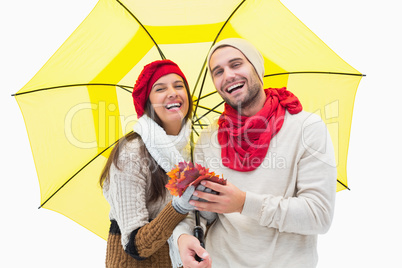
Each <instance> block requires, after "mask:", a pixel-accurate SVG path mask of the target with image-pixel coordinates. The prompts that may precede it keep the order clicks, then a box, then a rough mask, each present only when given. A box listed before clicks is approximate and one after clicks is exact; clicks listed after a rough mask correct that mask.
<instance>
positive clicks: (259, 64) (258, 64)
mask: <svg viewBox="0 0 402 268" xmlns="http://www.w3.org/2000/svg"><path fill="white" fill-rule="evenodd" d="M222 46H231V47H234V48H236V49H238V50H240V52H241V53H243V55H244V56H245V57H246V58H247V59H248V61H249V62H250V63H251V64H252V65H253V66H254V69H255V70H256V72H257V75H258V77H259V78H260V80H261V82H262V83H264V82H263V80H262V79H263V77H264V58H263V57H262V55H261V53H260V52H259V51H258V50H257V49H256V48H255V47H254V46H253V45H252V44H251V43H250V42H248V41H246V40H244V39H241V38H227V39H223V40H221V41H219V42H218V43H216V44H215V45H214V46H213V47H212V48H211V50H210V51H209V54H208V68H209V70H210V71H211V68H210V66H209V61H210V59H211V56H212V54H213V53H214V52H215V50H217V49H218V48H219V47H222Z"/></svg>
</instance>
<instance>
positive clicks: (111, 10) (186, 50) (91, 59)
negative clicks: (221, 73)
mask: <svg viewBox="0 0 402 268" xmlns="http://www.w3.org/2000/svg"><path fill="white" fill-rule="evenodd" d="M228 37H241V38H245V39H247V40H249V41H250V42H251V43H253V44H254V45H255V46H256V47H257V48H258V49H259V50H260V51H261V53H262V54H263V56H264V58H265V70H266V71H265V72H266V73H265V77H264V86H265V87H283V86H286V87H287V88H288V89H289V90H290V91H292V92H293V93H294V94H295V95H296V96H298V97H299V99H300V100H301V102H302V104H303V107H304V109H305V110H307V111H310V112H313V113H317V114H319V115H320V116H321V117H322V119H323V120H324V121H325V122H326V123H327V126H328V129H329V131H330V135H331V137H332V141H333V143H334V147H335V151H336V159H337V167H338V182H339V183H338V190H342V189H345V188H347V181H346V160H347V150H348V143H349V133H350V127H351V118H352V111H353V102H354V98H355V94H356V90H357V86H358V84H359V82H360V79H361V77H362V75H361V73H359V72H358V71H357V70H355V69H354V68H352V67H351V66H350V65H348V64H347V63H346V62H344V61H343V60H342V59H341V58H340V57H339V56H338V55H336V54H335V53H334V52H333V51H332V50H331V49H330V48H328V46H326V45H325V44H324V43H323V42H322V41H321V40H320V39H319V38H318V37H317V36H316V35H315V34H314V33H312V32H311V31H310V30H309V29H308V28H307V27H306V26H305V25H304V24H303V23H301V22H300V21H299V20H298V19H297V18H296V17H295V16H294V15H293V14H292V13H291V12H290V11H289V10H288V9H286V7H284V6H283V5H282V4H281V2H280V1H278V0H266V1H252V0H248V1H246V0H243V1H239V0H237V1H234V0H225V1H217V0H203V1H197V0H171V1H163V0H159V1H157V0H152V1H140V0H139V1H128V0H121V1H115V0H100V1H99V2H98V3H97V5H96V6H95V8H94V9H93V10H92V12H91V13H90V14H89V15H88V17H87V18H86V19H85V20H84V21H83V22H82V24H81V25H80V26H79V27H78V28H77V29H76V30H75V31H74V32H73V34H72V35H71V36H70V37H69V38H68V39H67V40H66V41H65V43H64V44H63V45H62V46H61V47H60V48H59V49H58V50H57V52H56V53H55V54H54V55H53V56H52V57H51V58H50V59H49V60H48V62H47V63H46V64H45V65H44V66H43V67H42V68H41V70H40V71H39V72H38V73H37V74H36V75H35V76H34V77H33V78H32V79H31V80H30V81H29V82H28V83H27V84H26V85H25V86H24V87H23V88H22V89H21V90H19V91H18V92H17V93H16V94H15V98H16V100H17V102H18V104H19V106H20V108H21V111H22V114H23V116H24V120H25V124H26V127H27V131H28V136H29V140H30V143H31V148H32V152H33V156H34V161H35V166H36V169H37V173H38V177H39V184H40V191H41V207H44V208H47V209H50V210H54V211H56V212H59V213H61V214H63V215H65V216H67V217H69V218H71V219H72V220H74V221H76V222H77V223H79V224H81V225H82V226H84V227H86V228H88V229H89V230H91V231H92V232H94V233H95V234H97V235H99V236H101V237H103V238H105V239H106V237H107V232H108V227H109V219H108V211H109V206H108V204H107V202H106V201H105V199H104V197H103V195H102V190H101V188H100V186H99V184H98V179H99V174H100V172H101V170H102V168H103V166H104V164H105V161H106V159H107V157H108V155H109V153H110V150H111V147H112V146H113V144H114V143H115V142H116V141H117V140H118V139H119V138H120V137H121V136H123V135H124V134H125V133H127V132H129V131H131V129H132V125H133V124H134V123H135V121H136V118H137V117H136V114H135V110H134V107H133V104H132V99H131V95H130V94H131V90H132V86H133V85H134V83H135V80H136V78H137V76H138V74H139V73H140V71H141V70H142V68H143V66H144V65H145V64H147V63H149V62H151V61H153V60H157V59H161V58H168V59H171V60H173V61H175V62H176V63H178V64H179V66H180V67H181V69H182V70H183V72H184V73H185V74H186V76H187V79H188V81H189V84H190V87H191V88H192V90H193V96H194V100H195V105H196V108H195V109H196V114H195V117H194V131H195V133H198V131H199V129H200V128H203V127H204V126H205V125H207V124H208V123H209V122H211V120H213V118H216V116H217V115H219V113H220V112H222V109H223V105H222V99H221V98H220V96H219V95H218V94H216V92H215V89H214V86H213V84H212V81H211V79H210V78H209V77H208V76H209V74H208V73H207V71H206V66H205V62H206V56H207V54H208V50H209V48H210V47H211V46H212V45H213V44H214V43H215V42H217V41H219V40H221V39H224V38H228ZM195 136H196V135H195Z"/></svg>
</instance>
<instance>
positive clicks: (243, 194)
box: [174, 39, 336, 268]
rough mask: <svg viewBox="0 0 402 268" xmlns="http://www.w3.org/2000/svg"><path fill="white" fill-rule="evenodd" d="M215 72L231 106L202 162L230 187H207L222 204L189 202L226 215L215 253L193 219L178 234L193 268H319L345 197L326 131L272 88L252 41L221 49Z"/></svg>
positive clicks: (214, 52)
mask: <svg viewBox="0 0 402 268" xmlns="http://www.w3.org/2000/svg"><path fill="white" fill-rule="evenodd" d="M208 66H209V70H210V72H211V76H212V79H213V82H214V85H215V87H216V89H217V91H218V93H219V94H220V95H221V96H222V98H223V99H224V100H225V102H226V104H225V110H224V112H223V114H222V115H221V116H220V117H219V119H218V120H217V122H216V123H214V124H212V125H211V126H210V127H209V128H208V129H207V130H206V131H204V132H203V133H202V134H201V136H200V137H199V139H198V141H197V145H196V148H195V151H194V160H195V162H197V163H199V164H202V165H204V166H206V167H208V168H210V169H211V170H212V171H214V172H215V173H216V174H222V175H223V177H224V178H225V179H227V184H226V185H219V184H216V183H213V182H210V181H203V182H202V184H203V185H204V186H205V187H207V188H210V189H212V190H213V191H215V192H218V193H219V194H218V195H214V194H209V193H205V192H199V191H195V193H194V195H197V196H198V197H199V198H202V199H204V200H206V201H208V202H200V201H191V202H190V203H192V204H193V205H194V206H195V207H196V208H197V209H198V210H200V211H201V213H203V212H205V211H210V212H216V213H218V216H217V218H216V221H215V222H214V223H213V224H212V225H211V226H210V228H209V230H208V234H207V236H206V249H203V248H202V247H201V246H200V243H199V242H198V241H197V239H196V238H195V237H193V236H192V235H191V233H190V232H188V230H192V228H191V227H192V226H191V225H192V224H193V223H192V219H191V217H189V218H187V219H186V220H184V221H183V222H182V223H180V224H179V225H178V226H177V227H176V229H175V231H174V237H175V239H176V240H177V243H178V246H179V250H180V256H181V259H182V262H183V264H184V267H211V264H212V267H217V268H218V267H219V268H221V267H260V268H263V267H264V268H266V267H269V268H287V267H289V268H312V267H316V265H317V261H318V256H317V236H318V234H322V233H325V232H327V230H328V229H329V226H330V225H331V222H332V217H333V212H334V204H335V192H336V164H335V157H334V150H333V146H332V142H331V140H330V137H329V135H328V132H327V129H326V126H325V124H324V122H323V121H322V120H321V118H320V117H319V116H317V115H315V114H311V113H308V112H305V111H302V106H301V103H300V102H299V100H298V99H297V97H296V96H294V95H293V94H292V93H291V92H289V91H287V90H286V88H279V89H274V88H267V89H264V88H263V75H264V60H263V57H262V55H261V54H260V53H259V51H258V50H257V49H256V48H255V47H254V46H253V45H251V44H250V43H248V42H246V41H245V40H242V39H225V40H222V41H221V42H219V43H217V44H216V45H215V46H214V47H212V49H211V52H210V54H209V58H208ZM275 159H276V160H278V161H274V160H275ZM279 160H281V161H279ZM275 163H281V164H280V165H279V164H278V165H277V164H275ZM195 254H197V255H198V256H201V257H202V258H203V259H204V260H203V261H201V262H197V261H196V260H195V258H194V255H195Z"/></svg>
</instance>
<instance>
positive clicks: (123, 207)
mask: <svg viewBox="0 0 402 268" xmlns="http://www.w3.org/2000/svg"><path fill="white" fill-rule="evenodd" d="M141 146H142V144H141V141H139V140H133V141H131V142H129V143H127V144H126V145H125V146H124V148H123V149H122V150H121V152H120V154H119V160H118V164H117V165H118V167H119V168H117V167H116V166H115V165H112V166H111V169H110V181H109V183H108V184H107V185H105V188H104V194H105V197H106V199H107V200H108V202H109V204H110V206H111V213H110V217H111V219H114V220H116V221H117V224H118V226H119V228H120V232H121V243H122V245H123V248H124V249H125V251H126V252H127V253H128V254H129V255H131V256H132V257H133V258H135V259H137V260H143V259H145V258H147V257H149V256H151V255H152V254H153V253H155V252H156V251H157V250H159V249H160V248H161V247H162V246H163V245H164V244H165V243H166V241H167V240H168V238H169V237H170V236H171V235H172V232H173V229H174V227H175V226H176V225H177V224H178V223H179V222H180V221H181V220H182V219H184V218H185V216H186V215H182V214H180V213H177V212H176V211H175V210H174V208H173V207H172V205H171V202H169V203H168V204H167V205H166V206H165V207H164V208H163V209H162V211H161V212H160V213H159V214H158V215H157V216H156V218H155V219H153V220H152V221H149V218H150V212H149V211H148V209H147V203H146V200H147V194H146V193H147V180H150V179H151V173H150V171H149V169H148V165H147V163H146V160H145V159H143V158H141V157H140V154H139V150H140V148H141Z"/></svg>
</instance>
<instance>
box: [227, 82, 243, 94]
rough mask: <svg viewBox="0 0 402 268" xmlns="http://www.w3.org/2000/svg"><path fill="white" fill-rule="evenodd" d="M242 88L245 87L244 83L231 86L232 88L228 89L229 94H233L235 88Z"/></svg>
mask: <svg viewBox="0 0 402 268" xmlns="http://www.w3.org/2000/svg"><path fill="white" fill-rule="evenodd" d="M241 86H243V84H242V83H238V84H234V85H233V86H230V87H229V88H228V89H227V92H229V93H230V92H232V90H233V89H235V88H237V87H241Z"/></svg>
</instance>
